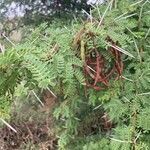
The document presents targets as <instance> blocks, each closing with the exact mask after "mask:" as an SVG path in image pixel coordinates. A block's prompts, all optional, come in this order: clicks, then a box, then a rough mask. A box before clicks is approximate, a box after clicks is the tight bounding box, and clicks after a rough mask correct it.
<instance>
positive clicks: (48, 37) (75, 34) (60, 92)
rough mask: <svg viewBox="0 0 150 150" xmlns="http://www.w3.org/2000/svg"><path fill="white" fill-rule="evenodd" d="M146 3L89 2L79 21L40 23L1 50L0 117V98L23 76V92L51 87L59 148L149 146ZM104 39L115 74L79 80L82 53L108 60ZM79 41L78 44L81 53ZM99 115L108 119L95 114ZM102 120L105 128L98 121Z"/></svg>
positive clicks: (11, 92)
mask: <svg viewBox="0 0 150 150" xmlns="http://www.w3.org/2000/svg"><path fill="white" fill-rule="evenodd" d="M148 4H149V2H148V1H139V2H138V1H134V0H133V1H124V0H120V1H116V3H113V4H112V3H109V4H107V5H102V6H100V7H99V8H95V9H94V10H93V12H91V13H92V14H93V16H92V17H93V18H92V19H91V20H90V21H87V22H85V23H76V24H74V25H73V26H71V27H70V26H67V27H65V28H61V27H59V26H57V27H55V24H53V25H51V26H50V27H47V26H46V25H45V24H43V25H41V26H40V27H39V28H37V29H36V30H35V31H33V32H32V34H30V37H29V38H27V39H26V40H25V42H24V43H23V44H21V45H16V47H15V48H12V49H11V50H6V52H5V53H4V54H2V53H1V54H0V74H1V75H2V78H1V79H0V88H1V89H2V90H1V92H0V99H1V106H2V107H0V108H1V112H2V113H1V114H5V115H2V117H3V118H6V117H5V116H7V115H8V112H9V111H8V110H9V106H10V103H8V102H9V101H12V100H13V96H14V93H15V92H16V87H18V86H19V85H20V84H21V85H22V81H23V83H24V84H23V86H24V88H25V89H26V87H27V88H28V90H27V92H28V91H29V90H35V89H39V88H41V89H45V88H50V89H52V91H54V93H56V94H57V96H58V100H59V103H58V107H57V108H56V109H55V111H54V116H55V117H56V119H57V120H58V121H57V133H58V137H59V140H58V146H59V149H62V150H63V149H64V150H66V149H69V148H70V147H73V149H75V148H76V147H79V148H78V149H84V150H92V149H93V150H97V149H104V150H105V149H107V150H109V149H110V150H111V149H112V150H130V149H131V150H132V149H137V150H140V149H149V142H148V138H149V133H150V121H149V120H150V118H149V113H150V111H149V110H150V103H149V95H150V92H149V91H150V86H149V85H150V59H149V58H150V52H149V44H150V43H149V41H150V40H149V37H150V36H149V21H148V13H149V12H148V11H149V5H148ZM104 12H105V13H104ZM100 14H103V15H100ZM99 19H102V20H99ZM89 34H91V35H92V36H88V35H89ZM108 39H111V40H112V41H113V42H116V43H118V44H117V46H118V48H117V50H118V51H121V53H122V58H121V59H122V60H123V63H124V72H123V74H122V77H121V78H120V79H119V80H114V79H111V80H110V83H109V84H110V85H109V87H108V88H106V89H105V90H101V91H96V90H94V89H92V88H87V87H86V83H85V78H86V77H85V76H84V72H83V65H84V60H83V59H82V56H83V55H88V54H89V53H88V52H89V50H90V49H91V48H97V50H98V51H99V52H101V54H102V55H103V56H104V57H105V59H106V61H107V62H106V63H107V64H108V66H111V65H112V63H113V61H112V60H113V59H114V58H113V57H112V55H111V54H110V53H108V48H110V47H112V46H113V45H112V44H111V43H109V42H110V41H109V40H108ZM80 40H83V41H84V42H85V43H86V51H85V53H83V52H82V51H81V49H82V48H81V45H80V44H78V42H79V41H80ZM93 41H94V43H93ZM77 45H78V46H79V47H76V46H77ZM7 98H8V99H7ZM8 105H9V106H8ZM96 110H99V113H95V111H96ZM104 114H107V117H108V119H109V120H105V121H103V120H104V119H103V118H104ZM110 120H111V122H112V124H111V127H110V128H108V127H107V128H105V126H106V123H108V122H109V121H110ZM83 128H85V129H83ZM93 130H94V131H93ZM97 136H98V137H99V138H96V137H97ZM90 137H91V138H90ZM88 138H90V141H89V139H88ZM78 144H79V145H80V146H78Z"/></svg>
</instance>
